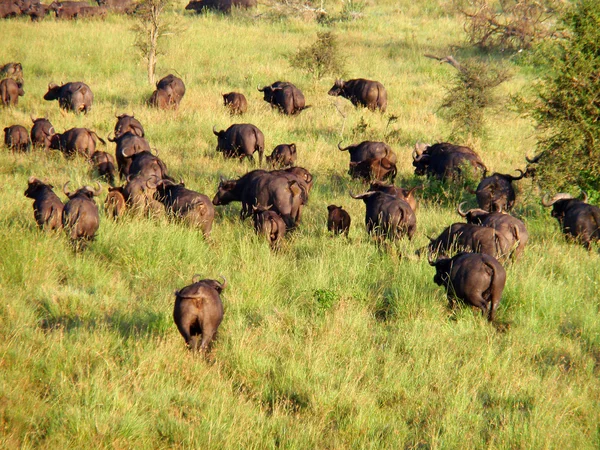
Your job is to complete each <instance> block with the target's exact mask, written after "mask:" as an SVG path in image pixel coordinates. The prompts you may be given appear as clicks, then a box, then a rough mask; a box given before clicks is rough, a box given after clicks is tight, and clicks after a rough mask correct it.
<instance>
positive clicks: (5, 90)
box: [0, 78, 25, 106]
mask: <svg viewBox="0 0 600 450" xmlns="http://www.w3.org/2000/svg"><path fill="white" fill-rule="evenodd" d="M24 95H25V91H24V90H23V85H22V84H19V83H17V82H16V81H15V80H13V79H12V78H5V79H4V80H2V81H0V100H1V101H2V104H3V105H4V106H17V105H18V103H19V97H23V96H24Z"/></svg>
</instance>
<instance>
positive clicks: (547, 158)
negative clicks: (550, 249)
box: [522, 0, 600, 197]
mask: <svg viewBox="0 0 600 450" xmlns="http://www.w3.org/2000/svg"><path fill="white" fill-rule="evenodd" d="M562 23H563V24H564V26H565V28H566V30H567V32H568V34H567V35H566V36H567V37H566V38H564V39H561V40H559V41H556V42H554V43H553V44H552V45H550V46H548V47H545V48H543V49H541V50H540V52H543V54H544V59H545V60H546V67H545V70H544V76H543V78H542V80H541V81H540V82H539V83H538V84H537V85H536V86H535V87H534V92H535V94H536V97H535V100H533V101H532V102H529V103H525V105H522V106H524V107H525V108H526V112H527V113H528V114H530V115H531V116H532V117H533V118H534V119H535V120H536V122H537V124H538V129H539V131H540V137H539V138H538V149H539V150H540V151H543V152H544V156H543V158H541V159H540V161H539V165H538V168H537V172H536V174H537V179H538V183H539V184H540V185H541V186H542V188H545V189H548V190H552V191H564V190H572V191H573V190H574V189H573V188H574V186H578V187H579V188H581V189H584V190H586V191H592V192H591V194H592V197H597V196H598V192H600V146H599V145H598V143H599V142H600V125H599V124H598V117H600V100H599V99H600V82H599V81H598V80H599V79H600V27H598V24H599V23H600V3H598V2H597V1H595V0H582V1H579V2H577V3H576V4H575V6H574V7H573V8H572V9H571V10H570V11H568V12H567V13H565V15H564V16H563V18H562ZM593 191H595V192H593Z"/></svg>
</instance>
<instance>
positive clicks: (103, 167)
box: [92, 151, 115, 186]
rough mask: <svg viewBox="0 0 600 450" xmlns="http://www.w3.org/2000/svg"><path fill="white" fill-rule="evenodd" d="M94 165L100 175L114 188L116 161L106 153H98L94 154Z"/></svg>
mask: <svg viewBox="0 0 600 450" xmlns="http://www.w3.org/2000/svg"><path fill="white" fill-rule="evenodd" d="M92 164H93V165H94V169H96V171H97V172H98V175H99V176H100V177H102V178H104V179H105V180H106V181H108V183H109V184H110V185H111V186H113V185H114V183H115V159H114V158H113V157H112V155H110V154H109V153H106V152H100V151H96V152H94V153H93V154H92Z"/></svg>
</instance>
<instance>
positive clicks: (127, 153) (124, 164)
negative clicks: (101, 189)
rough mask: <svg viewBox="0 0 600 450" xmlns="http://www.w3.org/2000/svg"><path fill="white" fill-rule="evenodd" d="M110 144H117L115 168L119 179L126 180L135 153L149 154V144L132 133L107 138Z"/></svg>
mask: <svg viewBox="0 0 600 450" xmlns="http://www.w3.org/2000/svg"><path fill="white" fill-rule="evenodd" d="M108 140H109V141H110V142H114V143H116V144H117V148H116V149H115V157H116V159H117V168H118V171H119V176H120V177H121V179H123V178H127V176H128V175H129V169H130V167H131V162H132V158H133V156H134V155H136V154H137V153H142V152H148V153H150V152H151V149H150V144H149V143H148V141H147V140H146V139H144V138H143V137H141V136H138V135H137V134H136V133H135V132H133V131H127V132H125V133H123V134H120V135H119V136H115V138H114V139H113V138H111V137H110V136H109V137H108Z"/></svg>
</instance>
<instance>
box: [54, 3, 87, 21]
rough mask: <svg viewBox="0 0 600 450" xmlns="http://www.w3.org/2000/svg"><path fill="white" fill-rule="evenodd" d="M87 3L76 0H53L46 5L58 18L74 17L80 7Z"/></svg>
mask: <svg viewBox="0 0 600 450" xmlns="http://www.w3.org/2000/svg"><path fill="white" fill-rule="evenodd" d="M89 6H90V5H89V3H86V2H76V1H64V2H57V1H53V2H52V3H50V4H49V5H48V10H49V11H53V12H54V15H55V16H56V18H58V19H75V18H76V17H77V14H78V13H79V11H80V10H81V8H87V7H89Z"/></svg>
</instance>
